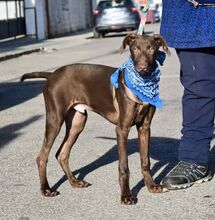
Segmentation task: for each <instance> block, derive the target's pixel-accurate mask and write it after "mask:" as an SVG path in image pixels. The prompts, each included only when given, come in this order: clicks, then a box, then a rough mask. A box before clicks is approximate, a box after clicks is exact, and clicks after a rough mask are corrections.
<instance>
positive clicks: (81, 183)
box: [71, 180, 91, 188]
mask: <svg viewBox="0 0 215 220" xmlns="http://www.w3.org/2000/svg"><path fill="white" fill-rule="evenodd" d="M71 185H72V187H74V188H86V187H88V186H91V184H90V183H88V182H86V181H84V180H75V181H72V182H71Z"/></svg>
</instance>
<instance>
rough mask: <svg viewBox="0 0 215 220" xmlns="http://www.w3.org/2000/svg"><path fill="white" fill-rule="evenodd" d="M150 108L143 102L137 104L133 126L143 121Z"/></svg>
mask: <svg viewBox="0 0 215 220" xmlns="http://www.w3.org/2000/svg"><path fill="white" fill-rule="evenodd" d="M150 106H151V105H150V104H149V103H147V102H143V104H138V107H137V112H136V116H135V118H134V122H133V124H134V125H137V124H139V123H141V122H142V121H143V119H144V118H145V116H146V115H147V113H148V111H149V108H150Z"/></svg>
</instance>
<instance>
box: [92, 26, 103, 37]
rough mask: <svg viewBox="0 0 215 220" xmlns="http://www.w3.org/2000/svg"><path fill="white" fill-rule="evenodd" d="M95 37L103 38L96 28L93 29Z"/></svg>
mask: <svg viewBox="0 0 215 220" xmlns="http://www.w3.org/2000/svg"><path fill="white" fill-rule="evenodd" d="M93 36H94V38H100V37H102V33H100V32H99V31H97V30H96V29H95V28H93Z"/></svg>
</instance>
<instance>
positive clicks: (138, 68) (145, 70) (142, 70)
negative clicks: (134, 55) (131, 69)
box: [135, 66, 150, 74]
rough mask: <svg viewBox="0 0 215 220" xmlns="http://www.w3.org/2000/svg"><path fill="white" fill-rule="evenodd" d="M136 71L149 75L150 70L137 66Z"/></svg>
mask: <svg viewBox="0 0 215 220" xmlns="http://www.w3.org/2000/svg"><path fill="white" fill-rule="evenodd" d="M135 69H136V70H137V72H139V73H141V74H144V73H147V72H149V70H150V69H149V68H148V67H146V66H135Z"/></svg>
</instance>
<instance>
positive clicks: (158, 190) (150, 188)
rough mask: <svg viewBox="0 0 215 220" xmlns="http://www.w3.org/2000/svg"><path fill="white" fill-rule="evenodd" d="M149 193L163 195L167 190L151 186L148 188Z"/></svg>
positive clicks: (158, 186) (159, 186)
mask: <svg viewBox="0 0 215 220" xmlns="http://www.w3.org/2000/svg"><path fill="white" fill-rule="evenodd" d="M148 189H149V192H151V193H163V192H167V191H168V190H167V189H166V188H164V187H163V186H161V185H152V186H149V187H148Z"/></svg>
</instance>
